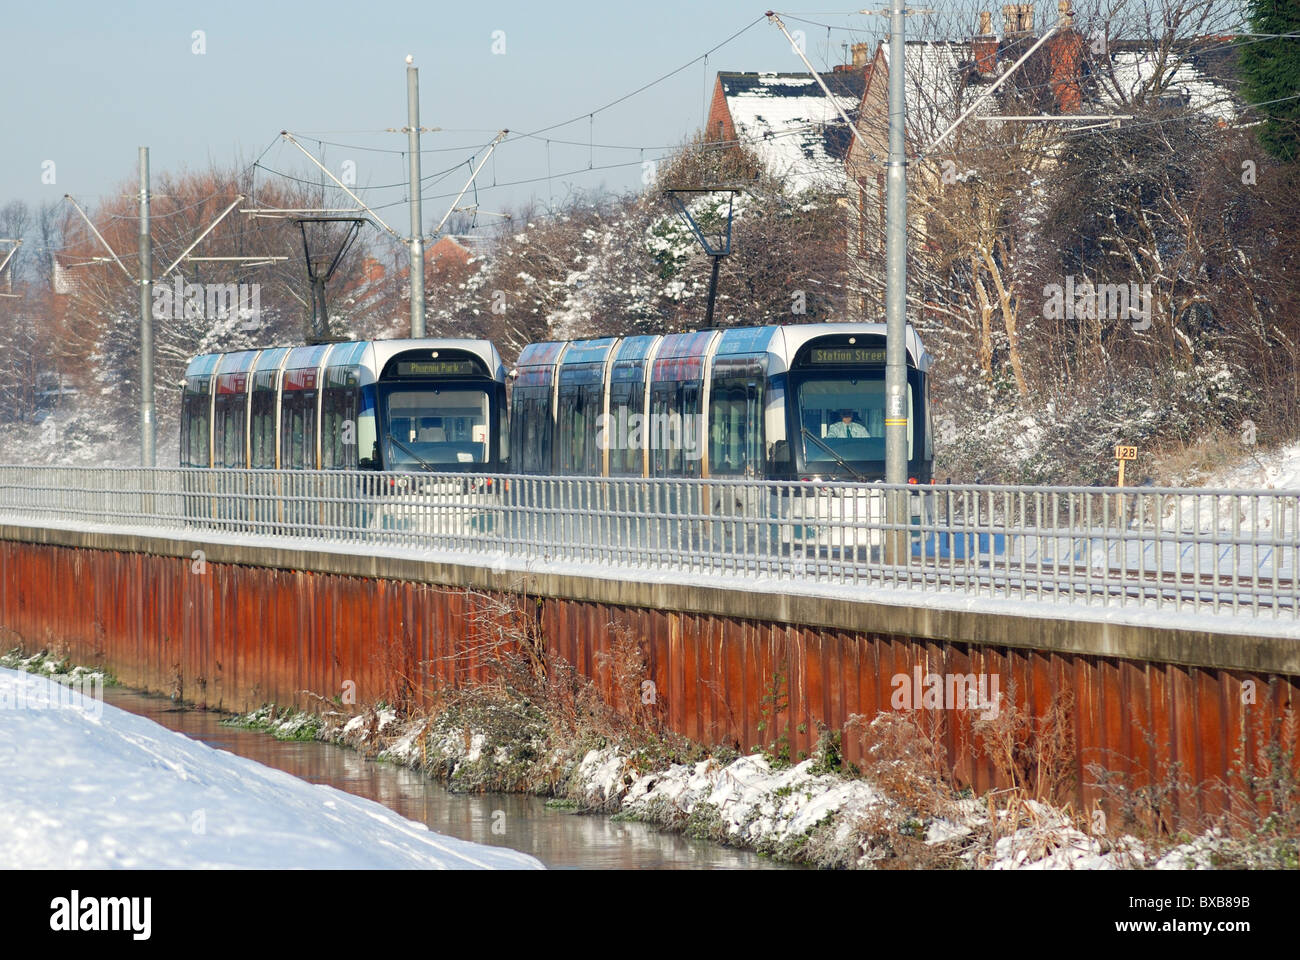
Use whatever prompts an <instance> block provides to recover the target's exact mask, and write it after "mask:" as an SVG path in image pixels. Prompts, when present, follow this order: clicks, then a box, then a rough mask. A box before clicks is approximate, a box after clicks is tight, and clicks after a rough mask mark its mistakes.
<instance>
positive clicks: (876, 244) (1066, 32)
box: [845, 0, 1236, 320]
mask: <svg viewBox="0 0 1300 960" xmlns="http://www.w3.org/2000/svg"><path fill="white" fill-rule="evenodd" d="M1057 14H1058V17H1059V29H1058V31H1057V32H1056V33H1055V34H1053V35H1052V36H1051V37H1050V38H1049V39H1048V40H1047V42H1046V43H1044V44H1043V46H1041V47H1040V48H1039V49H1038V50H1037V51H1036V52H1035V53H1034V54H1033V55H1032V56H1031V57H1030V59H1029V60H1028V61H1026V63H1025V64H1024V65H1023V66H1022V67H1021V68H1020V69H1019V70H1018V71H1017V73H1016V74H1015V75H1014V76H1013V77H1012V78H1011V79H1009V80H1008V81H1007V82H1006V84H1005V85H1004V86H1003V87H1001V88H999V90H998V92H997V93H995V94H994V95H993V96H992V97H990V98H989V99H988V100H987V101H986V102H985V103H984V104H983V105H981V107H980V108H978V109H977V114H976V118H972V119H970V120H968V121H967V122H968V123H978V122H982V121H979V120H978V119H977V117H978V116H979V115H987V116H994V115H997V114H998V113H1000V112H1002V108H1003V106H1004V104H1006V103H1007V102H1008V101H1009V100H1012V99H1014V101H1015V102H1017V103H1019V104H1021V105H1022V107H1024V108H1027V109H1029V110H1031V111H1032V112H1033V113H1034V114H1035V115H1037V114H1043V115H1055V114H1070V113H1081V112H1088V113H1092V112H1097V113H1123V112H1124V111H1123V109H1122V108H1123V107H1124V106H1125V105H1126V104H1128V103H1129V102H1130V101H1131V99H1132V98H1133V97H1134V95H1135V94H1136V93H1137V92H1138V91H1139V90H1140V89H1142V85H1143V84H1144V83H1146V82H1147V81H1149V80H1150V78H1151V77H1152V76H1153V75H1154V73H1155V71H1156V70H1157V60H1158V58H1157V56H1156V53H1155V51H1153V49H1152V47H1151V45H1150V44H1148V43H1144V42H1138V41H1111V43H1110V45H1109V49H1108V50H1107V51H1106V53H1105V55H1104V56H1100V57H1098V56H1094V55H1090V51H1089V43H1090V41H1089V38H1086V37H1084V36H1083V35H1082V34H1081V33H1080V32H1079V31H1078V30H1077V29H1076V28H1075V26H1074V18H1073V11H1072V10H1071V7H1070V3H1069V0H1058V3H1057ZM1002 15H1003V24H1002V32H1001V35H999V34H997V33H995V32H994V30H993V26H992V16H991V14H990V13H989V12H988V11H983V12H981V13H980V22H979V28H978V30H977V32H976V33H975V34H974V35H972V36H971V37H970V38H969V39H963V40H946V41H919V40H918V41H908V42H907V43H906V44H905V52H904V66H903V69H904V78H905V79H904V83H905V87H906V96H907V109H908V123H907V131H906V134H907V146H906V151H907V154H908V157H909V167H908V194H909V199H910V198H911V197H914V196H916V195H917V194H918V192H921V195H922V196H924V195H925V192H930V193H934V192H937V191H940V190H942V189H943V185H942V183H940V182H939V181H938V179H937V178H936V177H935V169H936V163H934V162H932V163H929V164H917V163H915V162H914V161H912V158H913V157H914V156H915V153H916V152H917V151H919V150H922V149H924V148H925V147H927V146H928V145H929V144H930V142H931V141H932V139H933V138H934V137H935V136H936V135H937V134H938V133H939V132H941V131H942V130H944V129H945V128H947V127H948V125H949V124H950V123H951V122H952V121H954V120H955V119H956V118H957V117H958V116H959V115H960V113H961V111H962V110H963V109H965V107H966V106H968V105H969V104H970V103H971V102H972V101H974V100H975V99H976V98H977V97H979V96H980V94H981V93H982V92H984V90H985V89H987V88H988V87H989V86H990V85H991V84H993V83H994V82H996V81H997V79H998V78H999V77H1001V76H1002V75H1003V73H1004V72H1005V71H1006V70H1007V69H1009V68H1010V66H1011V65H1012V64H1013V63H1014V62H1015V61H1016V60H1018V59H1019V58H1020V57H1021V56H1022V55H1023V54H1024V52H1025V51H1026V50H1028V49H1030V48H1031V47H1032V46H1033V44H1034V42H1035V40H1036V36H1035V33H1034V5H1033V4H1032V3H1021V4H1008V5H1005V6H1003V7H1002ZM1226 59H1227V54H1226V52H1221V53H1220V54H1218V55H1216V56H1212V57H1209V58H1208V59H1207V57H1205V56H1202V55H1198V54H1197V53H1196V52H1195V51H1192V50H1187V51H1181V52H1180V56H1179V58H1178V61H1177V63H1176V64H1175V66H1174V68H1173V69H1172V70H1170V71H1169V72H1168V75H1167V77H1166V79H1165V82H1164V83H1163V85H1162V87H1161V90H1160V91H1156V99H1157V101H1158V102H1163V101H1166V100H1172V101H1177V104H1178V105H1181V106H1184V107H1191V108H1193V109H1196V110H1198V111H1204V112H1206V113H1207V114H1208V115H1210V116H1212V117H1217V118H1219V119H1220V120H1224V121H1226V120H1227V119H1230V118H1231V117H1232V116H1234V115H1235V111H1236V107H1235V104H1234V99H1233V96H1232V93H1231V86H1230V83H1228V82H1225V79H1224V77H1225V63H1224V61H1225V60H1226ZM1211 61H1212V62H1211ZM889 71H890V63H889V49H888V45H887V44H886V43H884V42H881V43H880V44H879V45H878V46H877V48H876V50H875V53H874V55H873V56H872V57H871V61H870V63H869V64H868V65H867V68H866V71H865V77H866V84H865V88H864V90H863V95H862V102H861V104H860V105H859V108H858V111H857V117H856V122H857V124H858V137H857V138H855V139H854V141H853V142H852V144H851V145H850V146H849V149H848V150H847V151H846V154H845V183H846V186H847V188H846V207H847V212H848V217H847V220H848V223H847V228H848V229H847V244H846V250H847V254H848V257H849V263H850V264H851V265H852V267H853V269H852V270H851V273H853V274H854V275H855V276H856V280H857V282H856V283H855V285H856V286H857V287H858V290H857V291H856V293H855V294H854V295H851V296H850V297H849V298H848V304H849V315H850V317H851V318H852V319H861V320H883V319H884V306H883V297H882V296H880V295H879V291H883V288H884V268H885V170H886V168H885V161H886V159H887V158H888V154H889V103H888V88H889ZM943 146H951V141H947V142H946V143H945V144H944V145H943ZM940 149H941V150H942V149H943V147H941V148H940ZM932 160H937V158H932ZM908 210H909V212H908V220H909V223H908V234H909V243H911V244H912V245H913V246H914V247H915V246H916V245H918V244H923V243H925V233H926V230H925V227H926V225H925V222H924V220H923V218H921V217H919V216H917V214H916V210H917V205H915V204H911V203H909V207H908Z"/></svg>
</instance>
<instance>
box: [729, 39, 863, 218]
mask: <svg viewBox="0 0 1300 960" xmlns="http://www.w3.org/2000/svg"><path fill="white" fill-rule="evenodd" d="M869 49H870V48H869V45H868V44H865V43H859V44H855V45H854V46H853V62H852V63H847V64H842V65H840V66H837V67H835V68H834V70H832V71H831V72H830V73H828V74H825V75H824V76H823V79H824V80H825V81H826V86H827V87H828V88H829V89H830V91H831V94H832V96H833V97H834V98H835V102H836V103H837V104H838V105H839V107H840V108H841V109H842V110H843V111H844V112H845V113H846V114H847V115H848V117H849V119H850V120H853V121H856V120H857V113H858V109H859V108H860V106H861V104H862V95H863V92H864V90H865V89H866V70H867V67H868V63H867V55H868V52H869ZM704 136H705V139H707V140H709V141H712V142H723V143H735V144H745V145H746V146H748V147H750V148H752V149H753V150H754V151H756V152H757V153H758V155H759V157H761V158H762V160H763V162H764V164H765V166H766V167H767V169H768V170H769V171H770V172H771V174H772V175H773V176H775V177H778V178H780V179H782V180H783V181H785V183H786V185H787V187H789V188H790V189H791V190H792V191H794V192H802V191H804V190H807V189H810V188H818V189H822V190H827V191H830V192H832V193H834V194H837V195H842V194H843V192H844V186H845V180H844V159H845V156H846V153H847V151H848V147H849V141H850V139H851V136H850V133H849V131H848V130H847V129H845V126H844V122H843V121H842V120H841V119H840V117H839V114H838V113H837V112H836V110H835V108H834V106H832V104H831V103H830V102H829V101H828V100H827V97H826V94H825V93H824V92H823V91H822V88H821V87H820V86H819V85H818V83H817V81H816V79H815V78H814V77H813V75H812V74H811V73H736V72H729V71H723V72H719V73H718V75H717V80H716V81H715V82H714V86H713V99H712V101H711V103H710V106H709V116H708V120H707V121H706V123H705V130H704Z"/></svg>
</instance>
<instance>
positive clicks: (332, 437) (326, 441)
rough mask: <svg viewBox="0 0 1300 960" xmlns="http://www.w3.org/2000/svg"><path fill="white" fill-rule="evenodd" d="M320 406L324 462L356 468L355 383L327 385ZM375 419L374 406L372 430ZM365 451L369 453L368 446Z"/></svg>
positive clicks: (331, 465)
mask: <svg viewBox="0 0 1300 960" xmlns="http://www.w3.org/2000/svg"><path fill="white" fill-rule="evenodd" d="M321 408H322V409H321V466H322V467H324V468H325V469H327V470H328V469H339V470H352V469H356V466H357V453H358V449H359V447H358V440H359V438H358V436H357V426H358V424H357V389H356V387H328V388H326V390H325V397H324V399H323V400H322V402H321ZM373 423H374V414H373V410H372V413H371V424H372V433H373ZM373 445H374V441H373V438H372V440H371V446H372V447H373ZM366 454H367V456H368V455H369V454H370V450H369V449H367V450H366Z"/></svg>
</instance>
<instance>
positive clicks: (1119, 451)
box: [1115, 446, 1138, 460]
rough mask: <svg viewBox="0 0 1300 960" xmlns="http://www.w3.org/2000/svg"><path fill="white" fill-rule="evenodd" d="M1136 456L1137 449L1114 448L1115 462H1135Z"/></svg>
mask: <svg viewBox="0 0 1300 960" xmlns="http://www.w3.org/2000/svg"><path fill="white" fill-rule="evenodd" d="M1137 456H1138V448H1137V447H1125V446H1119V447H1116V448H1115V459H1116V460H1136V459H1137Z"/></svg>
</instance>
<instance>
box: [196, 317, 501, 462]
mask: <svg viewBox="0 0 1300 960" xmlns="http://www.w3.org/2000/svg"><path fill="white" fill-rule="evenodd" d="M181 394H182V396H181V430H180V441H181V450H180V464H181V466H183V467H233V468H251V469H306V470H357V469H361V470H389V471H406V472H417V471H421V470H424V471H436V472H439V473H452V472H479V473H496V472H500V471H501V470H503V469H504V465H505V461H506V444H507V443H508V441H509V433H508V430H507V429H506V426H505V417H504V415H505V410H506V388H505V367H504V365H503V364H502V363H501V356H500V354H498V353H497V350H496V347H495V346H493V345H492V344H491V343H490V342H488V341H486V340H434V339H425V340H375V341H360V342H350V343H330V344H319V345H316V346H307V347H271V348H268V349H264V350H245V351H239V352H234V353H209V354H203V355H201V356H198V357H195V358H194V359H193V360H192V361H190V364H189V367H188V368H187V369H186V371H185V378H184V381H183V382H182V386H181Z"/></svg>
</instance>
